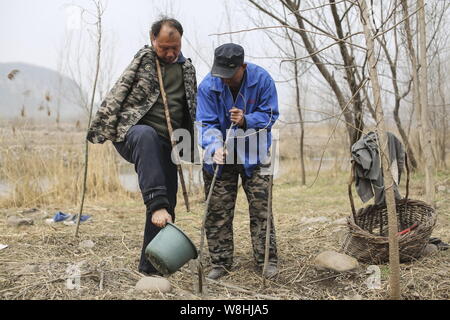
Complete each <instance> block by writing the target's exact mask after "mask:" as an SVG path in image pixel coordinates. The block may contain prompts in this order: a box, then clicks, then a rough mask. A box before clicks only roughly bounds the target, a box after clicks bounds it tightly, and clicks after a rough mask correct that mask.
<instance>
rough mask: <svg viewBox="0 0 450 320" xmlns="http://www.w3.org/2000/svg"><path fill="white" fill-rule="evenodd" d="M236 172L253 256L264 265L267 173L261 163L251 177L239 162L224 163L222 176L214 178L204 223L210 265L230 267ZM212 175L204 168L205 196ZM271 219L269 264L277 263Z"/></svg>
mask: <svg viewBox="0 0 450 320" xmlns="http://www.w3.org/2000/svg"><path fill="white" fill-rule="evenodd" d="M239 175H240V176H241V179H242V187H243V189H244V191H245V194H246V196H247V200H248V204H249V214H250V233H251V239H252V247H253V256H254V258H255V260H256V263H257V264H258V265H259V266H262V265H263V264H264V253H265V242H266V226H267V206H268V195H269V175H264V174H262V173H261V166H257V167H256V168H255V169H254V171H253V173H252V176H251V177H247V176H246V175H245V172H244V167H243V166H242V165H239V164H226V165H224V166H223V169H222V175H221V176H220V177H219V176H218V177H217V179H216V183H215V186H214V190H213V193H212V195H211V200H210V203H209V211H208V215H207V218H206V223H205V231H206V237H207V239H208V247H209V254H210V258H211V264H212V266H213V267H218V266H221V267H224V268H226V269H230V268H231V266H232V264H233V251H234V243H233V217H234V208H235V205H236V196H237V189H238V178H239ZM212 178H213V176H212V175H211V174H210V173H208V172H207V171H205V170H203V179H204V181H205V193H206V196H207V195H208V192H209V188H210V186H211V181H212ZM271 219H272V220H271V226H272V227H271V230H270V248H269V263H271V264H277V261H278V258H277V246H276V237H275V226H274V223H273V217H272V216H271Z"/></svg>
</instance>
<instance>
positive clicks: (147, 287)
mask: <svg viewBox="0 0 450 320" xmlns="http://www.w3.org/2000/svg"><path fill="white" fill-rule="evenodd" d="M136 290H138V291H153V292H162V293H168V292H170V291H171V290H172V285H171V284H170V282H169V280H167V279H165V278H158V277H144V278H141V279H140V280H139V281H138V282H137V283H136Z"/></svg>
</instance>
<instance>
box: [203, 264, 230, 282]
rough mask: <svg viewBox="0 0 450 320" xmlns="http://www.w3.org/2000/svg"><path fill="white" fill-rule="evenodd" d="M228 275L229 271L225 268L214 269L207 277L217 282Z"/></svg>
mask: <svg viewBox="0 0 450 320" xmlns="http://www.w3.org/2000/svg"><path fill="white" fill-rule="evenodd" d="M227 273H228V271H227V270H226V269H225V268H224V267H214V268H212V270H211V271H210V272H209V273H208V275H207V276H206V277H207V278H208V279H211V280H217V279H219V278H221V277H223V276H224V275H226V274H227Z"/></svg>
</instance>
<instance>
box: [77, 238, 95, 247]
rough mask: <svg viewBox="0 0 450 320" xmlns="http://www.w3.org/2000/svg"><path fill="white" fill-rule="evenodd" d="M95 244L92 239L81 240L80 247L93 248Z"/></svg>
mask: <svg viewBox="0 0 450 320" xmlns="http://www.w3.org/2000/svg"><path fill="white" fill-rule="evenodd" d="M94 246H95V243H94V241H92V240H83V241H81V242H80V244H79V247H80V248H84V249H92V248H93V247H94Z"/></svg>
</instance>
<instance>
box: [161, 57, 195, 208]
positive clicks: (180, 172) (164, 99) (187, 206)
mask: <svg viewBox="0 0 450 320" xmlns="http://www.w3.org/2000/svg"><path fill="white" fill-rule="evenodd" d="M156 70H157V71H158V82H159V88H160V90H161V96H162V99H163V102H164V113H165V115H166V121H167V129H168V130H169V136H170V142H171V143H172V148H173V149H174V151H175V155H176V157H177V162H178V163H177V169H178V174H179V176H180V182H181V188H182V189H183V198H184V204H185V205H186V210H187V212H189V211H190V207H189V198H188V194H187V191H186V184H185V183H184V176H183V168H182V167H181V162H180V158H179V154H178V152H177V148H176V144H175V141H173V140H172V133H173V128H172V121H171V120H170V112H169V105H168V103H167V96H166V91H165V90H164V83H163V79H162V74H161V65H160V64H159V60H158V58H156Z"/></svg>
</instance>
